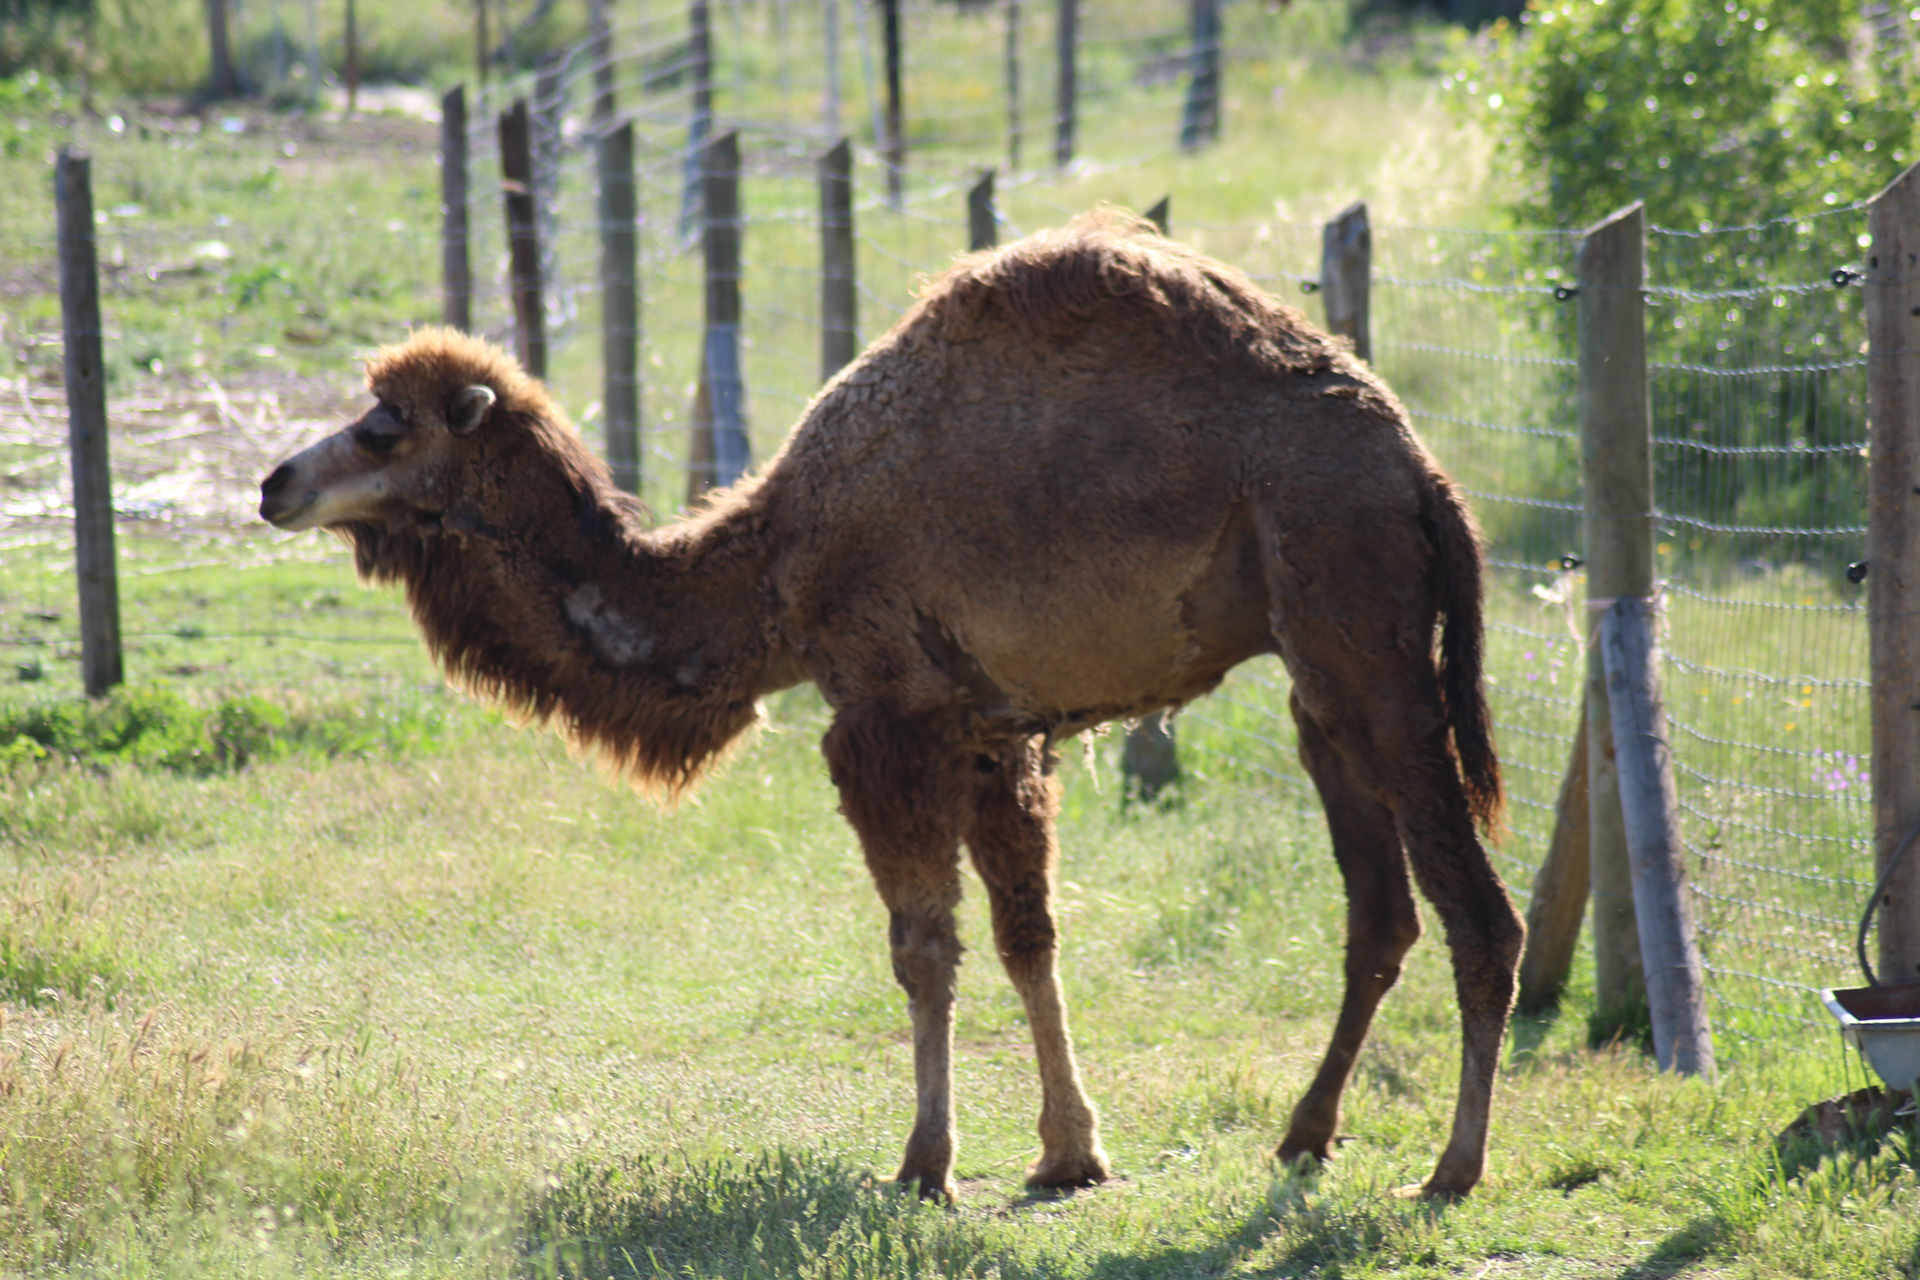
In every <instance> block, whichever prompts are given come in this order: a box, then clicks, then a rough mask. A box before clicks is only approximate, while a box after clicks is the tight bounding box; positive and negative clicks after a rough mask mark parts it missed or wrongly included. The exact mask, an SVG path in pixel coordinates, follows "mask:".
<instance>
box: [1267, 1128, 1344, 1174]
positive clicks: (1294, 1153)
mask: <svg viewBox="0 0 1920 1280" xmlns="http://www.w3.org/2000/svg"><path fill="white" fill-rule="evenodd" d="M1273 1158H1274V1159H1275V1160H1278V1161H1279V1162H1280V1165H1281V1167H1282V1168H1284V1169H1290V1170H1292V1171H1293V1172H1294V1173H1297V1174H1299V1175H1301V1176H1302V1177H1305V1176H1306V1175H1308V1174H1312V1173H1318V1172H1319V1171H1320V1170H1321V1169H1322V1168H1323V1167H1325V1166H1326V1165H1327V1163H1328V1162H1329V1161H1331V1160H1332V1159H1333V1144H1332V1143H1329V1142H1316V1143H1304V1142H1295V1141H1294V1140H1293V1139H1292V1138H1287V1139H1285V1140H1284V1141H1282V1142H1281V1144H1280V1146H1279V1147H1278V1148H1277V1149H1276V1150H1275V1151H1274V1153H1273Z"/></svg>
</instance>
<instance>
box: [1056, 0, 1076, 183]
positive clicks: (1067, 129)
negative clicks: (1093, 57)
mask: <svg viewBox="0 0 1920 1280" xmlns="http://www.w3.org/2000/svg"><path fill="white" fill-rule="evenodd" d="M1057 3H1058V4H1059V18H1058V20H1057V22H1056V25H1055V27H1054V56H1055V57H1056V58H1057V59H1058V60H1059V64H1060V70H1059V72H1058V73H1057V76H1056V84H1055V89H1054V108H1053V127H1054V135H1053V162H1054V164H1056V165H1058V166H1059V167H1060V168H1062V169H1064V168H1066V167H1067V166H1068V165H1069V164H1071V163H1072V162H1073V135H1074V130H1075V125H1076V120H1075V114H1076V112H1077V111H1078V110H1079V105H1078V102H1077V94H1078V89H1077V86H1076V85H1075V83H1074V73H1075V70H1076V59H1077V54H1078V48H1077V46H1078V44H1079V40H1080V33H1079V27H1080V0H1057Z"/></svg>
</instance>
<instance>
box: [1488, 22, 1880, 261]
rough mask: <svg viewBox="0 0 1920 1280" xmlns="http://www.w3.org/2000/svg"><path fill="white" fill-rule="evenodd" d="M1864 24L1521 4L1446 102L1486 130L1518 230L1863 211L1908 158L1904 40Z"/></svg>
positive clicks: (1699, 222) (1739, 220) (1726, 222)
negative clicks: (1495, 141) (1496, 142)
mask: <svg viewBox="0 0 1920 1280" xmlns="http://www.w3.org/2000/svg"><path fill="white" fill-rule="evenodd" d="M1900 7H1901V8H1904V7H1905V6H1900ZM1860 11H1861V6H1860V5H1858V4H1857V3H1856V2H1855V0H1551V2H1547V3H1543V2H1542V0H1533V3H1531V4H1530V5H1529V6H1528V9H1527V12H1526V13H1525V14H1523V15H1522V16H1521V19H1520V25H1519V26H1517V27H1513V26H1506V27H1503V28H1497V29H1496V31H1495V34H1494V36H1493V38H1492V41H1491V47H1490V49H1489V51H1488V53H1487V55H1486V58H1485V60H1484V61H1483V62H1479V63H1477V64H1476V65H1474V66H1472V67H1463V68H1462V69H1461V70H1460V72H1459V73H1458V74H1457V75H1456V76H1455V77H1453V78H1452V87H1453V88H1454V90H1455V91H1456V92H1458V93H1460V94H1461V95H1462V96H1463V97H1464V98H1465V99H1467V100H1468V102H1469V103H1471V104H1474V106H1473V109H1475V110H1478V111H1480V112H1483V113H1485V114H1486V116H1487V117H1488V118H1490V119H1491V120H1492V121H1493V122H1494V123H1495V127H1496V128H1497V129H1498V131H1499V134H1500V136H1501V140H1502V146H1503V149H1504V151H1505V153H1506V155H1507V157H1508V158H1509V160H1510V161H1512V162H1513V164H1514V166H1515V169H1516V172H1517V173H1518V174H1519V175H1521V176H1522V179H1523V184H1522V185H1523V194H1522V196H1521V197H1520V200H1519V207H1518V209H1517V210H1516V211H1517V212H1518V213H1519V214H1520V215H1521V216H1522V217H1523V219H1524V220H1526V221H1529V222H1534V223H1545V224H1548V225H1552V226H1580V225H1582V224H1585V223H1588V222H1591V221H1593V220H1595V219H1597V218H1599V217H1602V216H1604V215H1605V214H1607V213H1608V212H1610V211H1612V210H1613V209H1616V208H1619V207H1620V206H1622V205H1624V204H1627V203H1629V202H1630V201H1632V200H1636V199H1639V200H1645V201H1646V203H1647V212H1648V216H1649V218H1650V219H1651V220H1652V221H1653V222H1655V223H1657V224H1661V225H1665V226H1674V227H1689V228H1691V227H1697V226H1701V225H1705V224H1713V225H1720V226H1725V225H1730V224H1736V223H1756V222H1762V221H1765V220H1767V219H1770V218H1777V217H1783V216H1788V215H1794V214H1805V213H1809V212H1813V211H1816V210H1818V209H1820V208H1822V207H1826V206H1831V205H1836V204H1845V203H1850V202H1852V201H1854V200H1857V199H1864V198H1865V197H1867V196H1869V195H1871V194H1872V193H1873V192H1874V191H1875V190H1876V189H1877V188H1878V187H1879V186H1880V185H1882V184H1883V183H1884V182H1886V181H1887V180H1888V179H1889V178H1891V177H1892V176H1893V175H1894V174H1895V173H1897V172H1898V171H1899V169H1900V168H1901V166H1902V165H1903V164H1905V163H1906V161H1907V160H1908V159H1909V158H1910V157H1911V156H1912V155H1914V153H1915V143H1914V136H1913V134H1914V119H1913V114H1912V106H1911V103H1910V98H1909V95H1910V88H1911V86H1910V84H1909V79H1910V71H1909V64H1910V62H1911V60H1912V55H1913V52H1914V48H1913V24H1912V23H1911V22H1910V20H1908V19H1906V18H1905V17H1903V16H1902V15H1901V14H1898V13H1890V14H1889V15H1887V17H1886V18H1885V19H1884V25H1882V26H1879V27H1869V26H1867V25H1866V24H1865V23H1864V22H1863V20H1862V19H1861V17H1860Z"/></svg>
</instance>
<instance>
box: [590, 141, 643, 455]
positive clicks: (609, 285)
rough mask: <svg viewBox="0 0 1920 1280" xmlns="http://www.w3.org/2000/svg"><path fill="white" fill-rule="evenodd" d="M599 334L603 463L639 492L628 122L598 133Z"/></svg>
mask: <svg viewBox="0 0 1920 1280" xmlns="http://www.w3.org/2000/svg"><path fill="white" fill-rule="evenodd" d="M597 159H598V160H599V165H600V338H601V352H602V357H601V368H602V373H603V375H604V377H605V388H604V391H603V393H602V397H601V399H602V403H604V404H605V406H606V414H607V465H608V466H609V467H611V468H613V482H614V483H615V484H617V485H619V486H620V487H621V488H622V489H625V490H626V491H627V492H628V493H638V492H640V272H639V258H640V252H639V249H640V245H639V241H640V233H639V229H638V227H637V225H636V218H637V214H638V207H637V205H638V202H637V201H636V200H635V199H634V189H633V188H634V180H633V124H632V122H631V121H629V122H628V123H626V124H623V125H621V126H620V127H619V128H618V129H615V130H614V131H613V132H612V133H608V134H603V135H602V136H601V138H600V143H599V149H598V153H597Z"/></svg>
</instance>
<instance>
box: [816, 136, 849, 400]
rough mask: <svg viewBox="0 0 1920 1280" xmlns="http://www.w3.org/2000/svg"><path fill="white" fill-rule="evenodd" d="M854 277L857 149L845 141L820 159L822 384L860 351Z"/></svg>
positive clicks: (837, 144) (839, 142) (836, 144)
mask: <svg viewBox="0 0 1920 1280" xmlns="http://www.w3.org/2000/svg"><path fill="white" fill-rule="evenodd" d="M857 306H858V299H857V297H856V295H855V293H854V274H853V150H852V147H851V145H850V144H849V143H848V141H847V139H845V138H842V139H840V141H838V142H836V143H835V144H834V145H833V149H832V150H830V151H828V152H827V154H825V155H823V156H821V157H820V381H822V382H825V381H826V380H827V379H828V378H831V377H832V376H833V375H834V374H836V373H838V372H840V370H842V369H844V368H845V367H846V366H847V365H848V364H849V363H851V362H852V360H853V357H854V355H855V353H856V352H857V350H858V345H859V338H858V337H857V335H856V330H857V328H858V325H857V323H856V316H855V308H856V307H857Z"/></svg>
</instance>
